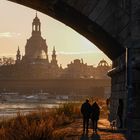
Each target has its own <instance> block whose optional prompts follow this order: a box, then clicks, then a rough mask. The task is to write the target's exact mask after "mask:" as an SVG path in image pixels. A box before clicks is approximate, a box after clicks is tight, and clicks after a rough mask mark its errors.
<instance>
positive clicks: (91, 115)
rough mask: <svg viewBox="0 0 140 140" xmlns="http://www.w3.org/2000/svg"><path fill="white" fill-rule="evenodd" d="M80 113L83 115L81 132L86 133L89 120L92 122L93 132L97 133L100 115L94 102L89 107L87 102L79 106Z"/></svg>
mask: <svg viewBox="0 0 140 140" xmlns="http://www.w3.org/2000/svg"><path fill="white" fill-rule="evenodd" d="M81 113H82V115H83V132H85V130H86V133H88V127H89V119H91V120H92V125H93V132H95V133H97V124H98V120H99V115H100V108H99V106H98V104H97V103H96V102H94V103H93V104H92V105H90V103H89V100H88V99H86V101H85V102H84V103H83V104H82V106H81Z"/></svg>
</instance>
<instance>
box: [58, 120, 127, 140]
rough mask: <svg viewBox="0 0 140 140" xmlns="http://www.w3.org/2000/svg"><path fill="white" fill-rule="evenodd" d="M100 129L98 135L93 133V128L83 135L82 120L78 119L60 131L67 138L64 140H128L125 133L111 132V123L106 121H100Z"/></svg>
mask: <svg viewBox="0 0 140 140" xmlns="http://www.w3.org/2000/svg"><path fill="white" fill-rule="evenodd" d="M98 127H99V130H98V133H97V134H95V133H93V131H92V129H91V128H90V129H89V132H88V134H82V120H81V119H78V120H76V121H75V122H74V123H72V124H70V125H67V126H64V127H63V128H61V129H59V133H61V134H63V135H64V136H65V138H64V140H126V138H125V137H124V134H123V133H120V132H119V131H117V130H115V131H113V130H111V129H110V127H109V122H108V121H107V120H105V119H101V120H100V121H99V125H98ZM62 140H63V139H62Z"/></svg>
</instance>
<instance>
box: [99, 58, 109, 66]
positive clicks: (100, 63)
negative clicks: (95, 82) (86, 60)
mask: <svg viewBox="0 0 140 140" xmlns="http://www.w3.org/2000/svg"><path fill="white" fill-rule="evenodd" d="M98 66H109V65H108V63H107V62H106V61H105V60H104V59H102V60H101V61H100V62H99V64H98Z"/></svg>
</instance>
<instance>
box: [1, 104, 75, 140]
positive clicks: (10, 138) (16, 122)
mask: <svg viewBox="0 0 140 140" xmlns="http://www.w3.org/2000/svg"><path fill="white" fill-rule="evenodd" d="M77 111H78V110H76V107H75V105H74V104H73V105H72V104H63V105H61V106H60V107H59V108H56V109H54V110H51V111H49V112H46V110H45V109H40V111H36V112H32V113H29V114H26V115H24V114H21V113H20V112H19V113H17V116H16V117H15V118H13V119H10V120H6V121H3V122H1V123H0V140H58V139H61V138H62V137H63V136H62V135H60V134H58V135H56V134H54V131H55V129H57V128H58V127H62V126H63V125H66V124H69V123H71V122H72V121H73V120H74V117H75V116H74V114H76V112H77ZM77 114H78V113H77Z"/></svg>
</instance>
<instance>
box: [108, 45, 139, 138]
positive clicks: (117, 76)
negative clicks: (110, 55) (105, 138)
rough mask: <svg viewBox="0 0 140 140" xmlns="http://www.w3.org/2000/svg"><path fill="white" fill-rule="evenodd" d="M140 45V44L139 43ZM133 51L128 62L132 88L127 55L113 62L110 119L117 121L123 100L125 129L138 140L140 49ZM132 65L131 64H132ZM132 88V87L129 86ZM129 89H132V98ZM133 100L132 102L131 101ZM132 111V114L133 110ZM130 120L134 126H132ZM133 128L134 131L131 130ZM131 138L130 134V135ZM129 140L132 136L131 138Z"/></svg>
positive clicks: (110, 73) (110, 74)
mask: <svg viewBox="0 0 140 140" xmlns="http://www.w3.org/2000/svg"><path fill="white" fill-rule="evenodd" d="M139 44H140V43H139ZM132 47H133V49H132V51H131V60H130V61H129V62H128V64H129V65H131V70H130V71H129V73H128V74H130V75H131V77H130V78H131V80H132V81H131V86H132V87H128V84H129V83H127V81H128V80H130V79H128V78H129V76H127V68H126V55H125V54H123V55H122V56H120V57H119V58H118V59H116V60H115V61H113V68H112V70H111V71H110V72H109V73H108V75H109V76H110V77H111V78H112V80H111V98H110V99H111V102H110V103H111V105H110V116H109V117H110V119H111V120H114V119H117V108H118V103H119V99H122V100H123V103H124V108H123V127H124V128H127V129H128V130H129V129H130V130H132V131H131V132H132V140H133V139H134V140H138V139H139V137H140V133H139V132H140V111H139V105H140V94H139V91H140V56H139V54H140V48H134V46H132ZM130 63H131V64H130ZM129 86H130V85H129ZM128 88H131V91H132V97H131V96H130V92H129V90H130V89H128ZM130 98H131V100H130ZM130 109H132V113H131V110H130ZM130 119H132V124H131V125H130ZM131 128H132V129H131ZM128 136H129V134H128ZM129 139H131V138H130V136H129Z"/></svg>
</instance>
